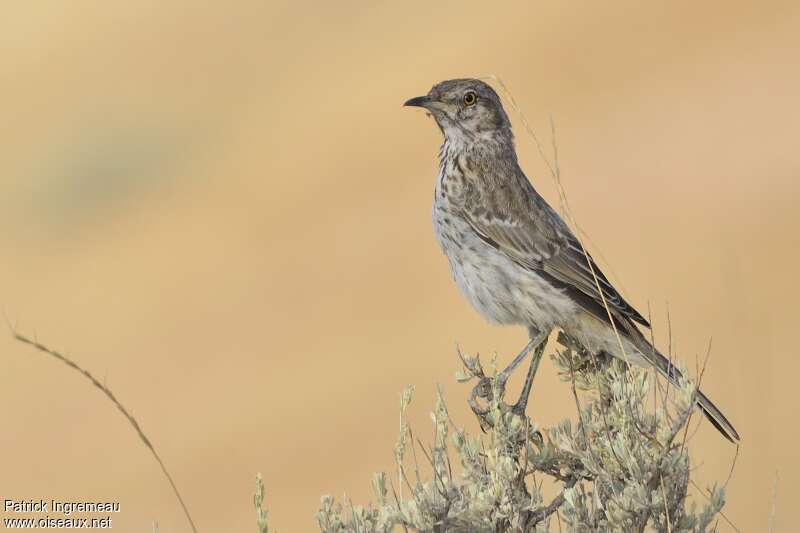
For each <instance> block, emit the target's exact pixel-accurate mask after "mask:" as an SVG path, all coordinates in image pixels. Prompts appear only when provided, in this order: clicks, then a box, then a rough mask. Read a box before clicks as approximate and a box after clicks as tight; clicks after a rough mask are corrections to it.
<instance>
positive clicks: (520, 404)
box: [511, 340, 547, 416]
mask: <svg viewBox="0 0 800 533" xmlns="http://www.w3.org/2000/svg"><path fill="white" fill-rule="evenodd" d="M546 345H547V341H546V340H544V341H542V342H541V343H539V345H538V346H537V347H536V348H535V349H534V351H533V358H532V359H531V366H530V367H529V368H528V375H527V376H525V384H524V385H523V386H522V392H521V393H520V394H519V400H517V403H515V404H514V405H513V406H512V407H511V410H512V411H513V412H514V413H515V414H518V415H520V416H524V415H525V408H526V407H527V406H528V397H530V395H531V387H532V386H533V378H534V377H535V376H536V371H537V370H538V369H539V361H541V360H542V354H543V353H544V348H545V346H546Z"/></svg>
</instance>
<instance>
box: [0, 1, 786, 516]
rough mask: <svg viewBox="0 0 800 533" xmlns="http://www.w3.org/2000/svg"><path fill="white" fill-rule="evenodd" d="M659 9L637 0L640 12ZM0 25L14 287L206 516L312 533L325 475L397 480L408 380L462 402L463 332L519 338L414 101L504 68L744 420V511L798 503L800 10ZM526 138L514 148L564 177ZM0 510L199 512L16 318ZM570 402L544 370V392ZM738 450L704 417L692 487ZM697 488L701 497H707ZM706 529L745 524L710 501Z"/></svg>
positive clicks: (108, 17)
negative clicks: (485, 302) (462, 263)
mask: <svg viewBox="0 0 800 533" xmlns="http://www.w3.org/2000/svg"><path fill="white" fill-rule="evenodd" d="M644 4H646V5H644ZM3 11H4V13H3V16H2V21H0V42H2V45H1V46H0V106H1V107H0V109H2V124H3V126H2V128H0V143H1V144H0V145H1V146H2V149H0V224H1V226H0V227H1V228H2V231H0V305H2V307H3V309H4V310H5V313H6V314H7V315H8V316H9V318H10V320H12V321H13V322H16V324H17V326H18V328H19V329H20V331H21V332H23V333H26V334H29V335H34V334H36V335H37V336H38V337H39V339H40V340H42V341H44V342H46V343H48V344H50V345H52V346H53V347H54V348H58V349H63V350H65V351H67V352H68V353H69V354H71V355H72V356H73V357H74V358H75V359H76V360H77V361H79V362H80V363H81V364H83V365H85V366H86V367H87V368H89V369H90V370H92V371H93V372H94V373H95V374H96V375H98V376H99V377H100V378H101V379H104V380H105V382H106V383H107V384H108V385H109V386H110V387H111V388H112V389H113V390H114V391H115V393H116V394H117V395H118V397H119V398H120V399H121V400H122V401H123V402H124V403H125V404H126V405H127V406H128V407H129V408H130V409H131V410H132V411H133V413H134V414H135V415H136V417H137V418H138V419H139V421H140V422H141V424H142V426H143V428H144V430H145V431H146V432H147V433H148V434H149V435H150V437H151V438H152V440H153V442H154V443H155V445H156V446H157V447H158V449H159V450H160V452H161V455H162V456H163V458H164V460H165V462H166V463H167V465H168V466H169V467H170V468H171V470H172V473H173V475H174V477H175V479H176V481H177V483H178V485H179V487H180V488H181V489H182V492H183V494H184V497H185V498H186V500H187V503H188V505H189V507H190V510H191V511H192V513H193V515H194V517H195V520H196V521H197V524H198V527H199V529H200V530H201V531H205V532H217V531H220V532H222V531H237V532H238V531H255V516H254V513H253V511H252V507H251V494H252V489H253V478H254V475H255V473H256V472H257V471H262V472H263V473H264V477H265V480H266V483H267V489H268V506H269V509H270V522H271V526H272V527H274V528H275V529H277V530H278V531H283V532H287V531H313V530H315V528H316V524H315V521H314V513H315V511H316V509H317V505H318V501H319V499H318V498H319V496H320V495H321V494H323V493H332V494H334V495H336V496H337V497H340V496H341V495H342V494H343V493H345V492H346V493H347V494H348V495H350V496H351V497H353V498H354V499H355V500H356V501H362V502H363V501H365V500H366V499H368V498H369V497H370V490H369V486H370V477H371V475H372V473H373V472H375V471H378V470H384V469H389V470H391V469H392V468H393V466H392V465H393V463H392V446H393V443H394V439H395V435H396V430H397V404H398V397H399V392H400V391H401V389H402V388H403V386H404V385H406V384H407V383H413V384H415V385H416V386H417V395H416V398H415V401H414V403H412V408H411V412H412V423H413V424H414V427H415V429H416V432H417V434H418V435H420V436H421V437H422V438H423V439H425V438H427V436H428V435H430V432H431V427H430V422H429V421H428V418H427V413H428V411H429V410H430V408H431V407H432V405H433V400H434V394H433V391H434V384H435V383H436V382H439V383H442V384H444V387H445V390H446V393H447V397H448V399H449V402H450V406H451V409H452V411H453V416H454V417H455V418H456V419H457V420H459V421H461V422H462V423H464V424H465V425H467V426H468V427H470V428H471V429H473V430H474V429H476V427H475V424H474V422H473V418H472V416H471V415H469V414H468V413H467V412H466V408H465V406H464V405H462V404H464V402H463V400H464V398H465V395H466V393H467V390H468V389H467V387H465V386H460V385H458V384H456V383H455V381H454V379H453V374H454V371H455V370H456V369H457V366H458V365H457V360H456V357H455V352H454V345H455V343H456V342H458V343H460V344H461V345H462V346H463V347H464V349H465V350H468V351H472V352H476V351H479V352H481V353H482V354H485V355H489V354H491V353H492V352H493V351H495V350H496V351H497V352H498V353H499V354H500V358H501V360H502V361H506V360H508V358H509V357H510V356H511V355H512V353H516V350H518V349H519V348H520V347H521V346H522V345H523V344H524V342H525V333H524V331H523V330H522V329H514V328H499V327H494V326H490V325H487V324H485V323H484V322H483V321H482V320H481V319H480V318H479V317H478V316H477V314H476V313H475V312H474V311H473V310H472V309H471V308H470V307H469V305H468V304H467V303H466V301H465V300H464V299H462V297H461V296H460V294H459V293H458V292H457V289H456V287H455V285H454V284H453V283H452V281H451V279H450V275H449V272H448V269H447V264H446V261H445V260H444V258H443V257H442V256H441V255H440V252H439V250H438V249H437V246H436V243H435V241H434V238H433V235H432V229H431V223H430V209H431V208H430V204H431V199H432V191H433V185H434V180H435V175H436V170H437V161H436V154H437V150H438V146H439V143H440V136H439V135H440V134H439V132H438V130H437V129H436V127H435V126H434V124H433V123H432V121H431V120H430V119H428V118H426V117H425V116H424V115H423V113H421V112H418V111H415V110H409V109H403V108H402V107H401V104H402V102H403V101H404V100H406V99H407V98H409V97H412V96H416V95H419V94H423V93H425V92H426V91H427V90H428V89H429V88H430V86H431V85H432V84H433V83H435V82H437V81H439V80H442V79H445V78H451V77H462V76H476V75H486V74H489V73H496V74H498V75H500V76H501V77H502V78H503V79H504V80H505V82H506V83H507V85H508V86H509V87H510V89H511V90H512V91H513V93H514V95H515V97H516V99H517V100H518V102H519V104H520V105H521V107H522V108H523V109H524V110H525V112H526V114H527V117H528V119H529V120H530V121H531V123H532V124H533V125H534V127H535V128H536V129H537V130H538V131H539V132H540V135H541V136H542V137H543V138H545V139H548V138H549V133H548V129H549V126H548V116H549V115H550V114H552V116H553V117H554V119H555V121H556V124H557V128H558V132H557V138H558V143H559V147H560V160H561V166H562V171H563V180H564V183H565V187H566V189H567V192H568V195H569V197H570V201H571V204H572V207H573V211H574V213H575V216H576V217H577V219H578V221H579V222H580V223H581V225H582V226H583V227H584V228H586V229H588V230H589V233H590V235H591V236H592V239H593V240H594V242H595V243H597V245H598V247H599V249H600V251H601V252H602V254H603V256H604V257H606V258H607V259H608V262H605V261H604V262H603V264H604V265H606V270H613V272H614V273H615V275H614V279H615V281H616V282H617V283H618V284H619V285H620V286H621V287H622V288H624V292H625V294H626V295H627V296H628V298H629V299H630V300H632V302H633V303H634V304H636V305H637V307H638V308H639V309H641V310H643V312H646V311H647V306H648V303H649V304H650V306H651V308H652V312H653V322H654V324H655V326H656V335H657V338H658V339H659V343H660V345H661V346H662V347H665V346H666V337H667V335H666V330H667V327H666V323H667V321H666V317H667V304H668V306H669V311H670V315H671V319H672V329H673V343H674V346H675V348H676V350H677V353H678V355H679V356H680V357H681V358H683V359H684V360H685V361H686V362H687V364H689V366H690V367H692V368H694V361H695V358H696V356H698V355H700V354H703V353H704V352H705V348H706V345H707V343H708V340H709V337H713V353H712V356H711V360H710V363H709V367H708V370H707V371H706V374H705V377H704V385H705V390H706V392H707V393H708V394H709V395H710V396H711V397H712V398H713V399H714V400H715V401H716V402H717V404H718V405H719V406H720V407H721V408H722V409H723V410H724V411H725V413H727V414H728V416H729V417H730V418H731V420H732V421H733V422H734V423H735V425H736V427H737V428H738V430H739V431H740V433H741V434H742V436H743V441H742V448H741V452H740V455H739V460H738V464H737V466H736V470H735V472H734V475H733V480H732V482H731V484H730V486H729V504H728V506H727V507H726V514H727V515H728V516H729V517H730V518H731V519H732V520H733V521H734V522H735V523H736V524H737V526H738V527H739V528H740V529H741V530H742V531H759V530H766V528H767V525H768V521H769V516H770V509H771V507H772V502H773V498H772V492H773V482H774V479H775V473H776V472H778V476H779V483H778V497H777V513H776V517H775V525H776V530H777V531H790V530H791V529H792V524H793V523H794V522H795V520H794V515H795V513H796V509H795V508H794V507H793V506H794V502H795V501H796V499H797V498H798V497H800V490H799V489H798V486H800V469H798V457H797V448H796V441H797V438H798V436H800V432H799V431H798V429H797V420H798V417H797V408H798V401H797V393H798V387H797V374H798V370H800V362H798V357H797V327H798V312H797V302H798V298H799V297H800V293H799V292H800V291H798V284H797V281H796V275H797V272H798V266H800V251H798V236H797V235H798V230H800V214H799V213H798V210H797V207H796V201H797V195H798V192H800V184H798V177H800V150H798V140H797V139H798V129H799V127H800V104H798V94H800V68H798V59H800V58H799V57H798V50H800V7H799V6H798V5H797V3H794V2H788V1H787V2H777V1H771V2H759V3H755V2H724V3H723V2H704V3H697V2H669V3H668V2H648V3H642V2H637V1H627V2H610V3H609V2H602V3H601V2H593V3H587V2H579V1H569V2H564V1H554V0H553V1H546V2H536V3H532V2H531V3H515V4H502V5H497V6H494V7H492V5H491V4H490V3H486V2H483V3H474V4H473V3H470V2H452V3H451V2H425V3H422V2H419V3H414V2H386V1H384V2H369V3H366V2H365V3H361V4H355V3H341V2H336V3H334V2H318V3H316V5H312V4H309V3H299V2H295V3H290V2H274V1H271V2H244V1H238V2H232V3H226V5H224V6H223V4H221V3H213V2H207V3H206V2H189V1H183V0H181V1H173V2H160V1H153V0H145V1H137V2H126V3H121V2H120V3H117V2H49V3H47V2H11V3H7V4H5V6H4V9H3ZM513 120H514V122H515V124H517V125H518V127H517V137H518V145H519V151H520V157H521V160H522V163H523V166H524V168H526V170H527V172H528V174H529V176H530V177H531V178H532V180H533V181H534V183H535V185H536V186H537V187H538V188H539V189H540V190H541V191H542V193H543V194H544V195H545V196H546V197H547V198H548V199H550V200H551V202H555V201H556V199H557V196H556V194H555V191H554V187H553V183H552V180H551V179H550V178H549V176H548V175H547V174H546V172H545V167H544V165H543V164H542V162H541V160H540V159H539V157H538V155H537V153H536V150H535V147H534V145H533V144H532V142H530V140H529V138H528V137H527V136H526V135H525V134H524V132H523V131H522V128H521V127H519V120H518V118H517V117H516V116H513ZM0 402H2V405H3V430H2V432H0V472H2V476H0V477H2V479H0V498H17V499H20V498H37V499H38V498H51V497H56V498H62V499H68V500H69V499H71V500H82V499H111V500H118V501H120V502H121V504H122V512H121V513H120V514H119V515H115V517H114V530H115V531H122V532H128V531H130V532H141V531H151V530H152V523H153V522H154V521H157V522H158V523H159V525H160V531H162V532H172V531H187V529H188V528H187V525H186V523H185V520H184V518H183V516H182V514H181V511H180V508H179V507H178V505H177V503H176V501H175V499H174V497H173V495H172V493H171V491H170V488H169V486H168V485H167V483H166V482H165V480H164V479H163V478H162V475H161V473H160V471H159V469H158V466H157V465H156V464H155V463H154V461H153V460H152V458H151V457H150V455H149V453H148V452H147V450H146V449H145V448H144V447H143V446H142V444H141V443H140V442H139V440H138V439H137V437H136V435H135V433H134V432H133V430H132V429H131V428H130V427H129V425H128V424H127V422H126V421H125V420H124V419H123V418H122V417H121V416H120V415H119V413H118V412H117V411H116V410H115V408H114V407H113V406H112V405H111V404H110V403H109V402H108V401H107V400H106V399H105V398H103V397H102V396H101V395H100V394H99V393H98V391H97V390H95V389H93V388H92V387H90V386H89V385H88V384H87V383H86V382H85V381H84V380H83V379H82V378H81V377H80V376H78V375H77V374H75V373H74V372H72V371H70V370H69V369H67V368H66V367H65V366H63V365H61V364H59V363H57V362H55V361H53V360H51V359H49V358H47V357H45V356H43V355H40V354H37V353H35V352H34V351H33V350H31V349H29V348H26V347H24V346H22V345H20V344H17V343H15V342H13V341H12V340H11V339H10V336H9V335H8V334H2V335H0ZM530 411H531V412H532V414H533V416H534V418H537V419H538V420H539V421H540V422H542V423H545V424H546V423H552V422H553V421H555V420H558V419H560V418H562V417H563V416H566V415H571V414H572V404H571V403H570V401H569V396H568V388H567V387H565V386H564V385H563V384H561V383H559V382H558V380H557V377H556V375H555V372H554V371H553V368H552V365H551V364H550V363H549V361H547V364H544V365H543V367H542V370H541V371H540V373H539V376H538V379H537V383H536V389H535V391H534V399H533V401H532V407H531V408H530ZM733 455H734V448H733V447H732V446H730V445H729V444H728V443H727V442H725V441H724V440H723V439H721V438H720V437H719V436H718V435H717V434H716V432H715V431H714V430H713V428H711V427H710V426H709V425H703V427H701V429H700V431H699V433H698V434H697V437H696V440H695V442H694V449H693V460H694V462H695V467H696V476H697V479H698V482H699V483H700V484H701V485H703V486H706V485H710V484H712V483H714V482H715V481H719V482H723V481H724V480H725V478H726V477H727V475H728V471H729V468H730V464H731V460H732V458H733ZM694 497H695V498H699V496H698V495H697V493H696V492H695V493H694ZM720 529H721V530H730V528H729V527H728V526H727V524H725V523H721V525H720Z"/></svg>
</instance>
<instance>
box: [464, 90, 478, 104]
mask: <svg viewBox="0 0 800 533" xmlns="http://www.w3.org/2000/svg"><path fill="white" fill-rule="evenodd" d="M477 99H478V97H477V96H476V95H475V93H474V92H473V91H467V92H466V93H464V105H465V106H467V107H469V106H471V105H475V101H476V100H477Z"/></svg>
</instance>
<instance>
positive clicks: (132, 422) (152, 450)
mask: <svg viewBox="0 0 800 533" xmlns="http://www.w3.org/2000/svg"><path fill="white" fill-rule="evenodd" d="M9 327H10V329H11V334H12V335H13V336H14V339H16V340H17V341H19V342H21V343H23V344H27V345H28V346H32V347H34V348H36V349H37V350H38V351H40V352H42V353H45V354H47V355H49V356H51V357H53V358H55V359H58V360H59V361H61V362H62V363H64V364H65V365H67V366H68V367H70V368H71V369H73V370H75V371H76V372H78V373H79V374H83V376H84V377H85V378H86V379H88V380H89V381H90V382H91V383H92V385H94V386H95V387H97V388H98V389H100V391H101V392H102V393H103V394H105V396H106V398H108V399H109V400H111V402H112V403H113V404H114V405H115V406H117V409H118V410H119V412H120V413H122V415H123V416H124V417H125V418H126V419H127V420H128V422H129V423H130V425H131V426H133V429H135V430H136V433H137V434H138V435H139V438H140V439H141V440H142V442H143V443H144V445H145V446H146V447H147V449H148V450H150V453H151V454H152V455H153V458H155V460H156V462H157V463H158V466H160V467H161V471H162V472H163V473H164V476H165V477H166V478H167V481H169V484H170V486H171V487H172V491H173V492H174V493H175V496H176V497H177V498H178V502H179V503H180V504H181V508H182V509H183V514H184V515H186V519H187V520H188V521H189V525H190V526H191V528H192V531H193V532H194V533H197V528H196V527H195V525H194V520H192V515H190V514H189V509H188V508H187V507H186V503H185V502H184V501H183V497H182V496H181V493H180V491H179V490H178V486H177V485H176V484H175V481H174V480H173V479H172V476H171V475H170V473H169V471H168V470H167V467H166V466H165V465H164V461H162V460H161V457H160V456H159V455H158V452H157V451H156V449H155V447H154V446H153V443H151V442H150V439H148V438H147V435H145V434H144V431H142V428H141V427H140V426H139V422H137V421H136V419H135V418H134V417H133V415H131V414H130V413H129V412H128V410H127V409H125V406H123V405H122V404H121V403H120V401H119V400H117V397H116V396H114V393H113V392H111V389H109V388H108V387H107V386H106V385H104V384H103V383H100V382H99V381H98V380H97V378H95V377H94V376H93V375H92V374H91V372H89V371H88V370H86V369H84V368H83V367H81V366H80V365H78V364H77V363H75V362H74V361H73V360H72V359H70V358H69V357H67V356H66V355H64V354H62V353H60V352H57V351H55V350H52V349H50V348H48V347H47V346H45V345H44V344H41V343H39V342H38V341H36V340H33V339H29V338H28V337H26V336H24V335H22V334H20V333H18V332H17V331H16V330H15V329H14V328H13V327H11V325H10V324H9Z"/></svg>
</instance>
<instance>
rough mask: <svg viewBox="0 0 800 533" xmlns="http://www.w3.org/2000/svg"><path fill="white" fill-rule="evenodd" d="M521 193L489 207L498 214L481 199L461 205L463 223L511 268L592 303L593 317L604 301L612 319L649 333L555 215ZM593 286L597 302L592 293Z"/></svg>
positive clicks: (536, 198) (535, 195)
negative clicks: (534, 274)
mask: <svg viewBox="0 0 800 533" xmlns="http://www.w3.org/2000/svg"><path fill="white" fill-rule="evenodd" d="M525 182H526V183H527V179H526V180H525ZM522 192H523V194H521V195H515V196H516V197H515V198H514V199H513V200H511V201H509V199H508V198H506V199H505V201H502V200H501V201H499V202H494V205H495V206H504V207H506V208H500V209H491V210H487V209H485V208H484V205H485V203H484V202H485V201H486V198H484V199H483V201H482V202H480V203H479V202H477V201H475V202H469V201H467V202H466V204H465V205H464V206H463V214H464V217H465V218H466V220H467V221H468V222H469V223H470V225H471V226H472V229H473V230H474V231H475V232H476V233H477V234H478V236H479V237H481V239H483V240H484V241H485V242H487V243H489V244H490V245H492V246H494V247H495V248H497V249H498V250H499V251H501V252H503V253H504V254H506V255H507V256H508V257H509V258H511V259H512V260H513V261H515V262H516V263H518V264H520V265H521V266H523V267H525V268H528V269H531V270H534V271H536V272H538V273H544V274H546V275H547V276H549V277H550V278H551V279H553V280H554V281H555V283H556V284H560V285H562V286H564V287H565V288H567V289H572V290H577V291H578V292H579V293H580V295H582V296H584V297H588V298H589V299H590V302H594V304H593V305H592V307H593V309H592V311H593V312H595V313H597V307H596V305H597V304H599V305H600V306H601V307H602V308H604V307H605V305H603V301H604V300H605V304H606V305H607V306H608V308H609V309H610V310H611V311H612V312H613V313H614V314H618V315H621V316H618V318H621V317H626V318H628V319H630V320H633V321H635V322H638V323H639V324H641V325H643V326H646V327H650V324H649V323H648V322H647V320H645V318H644V317H643V316H642V315H641V314H639V312H638V311H636V309H634V308H633V306H631V305H630V304H629V303H628V302H626V301H625V299H624V298H623V297H622V295H621V294H620V293H619V292H618V291H617V290H616V289H615V288H614V287H613V286H612V285H611V283H610V282H609V281H608V278H606V276H605V275H604V274H603V272H602V271H601V270H600V268H599V267H598V266H597V264H596V263H595V262H594V259H592V257H591V256H590V255H589V254H588V252H586V253H584V250H583V248H582V246H581V244H580V242H579V241H578V239H577V238H575V236H574V235H573V233H572V232H571V231H570V229H569V227H568V226H567V225H566V224H565V223H564V221H563V220H562V219H561V217H559V215H558V213H556V212H555V211H554V210H553V209H552V208H551V207H550V206H549V205H547V203H546V202H545V201H544V199H543V198H542V197H541V196H539V195H538V193H536V192H535V191H534V190H533V187H531V186H530V184H527V187H525V190H524V191H522ZM520 198H522V200H521V201H520ZM470 204H472V205H470ZM587 259H588V260H587ZM595 276H596V277H597V280H596V281H595ZM598 285H599V286H600V290H601V292H602V296H601V292H598V290H597V287H598ZM604 314H605V313H604ZM605 318H607V317H605Z"/></svg>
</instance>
